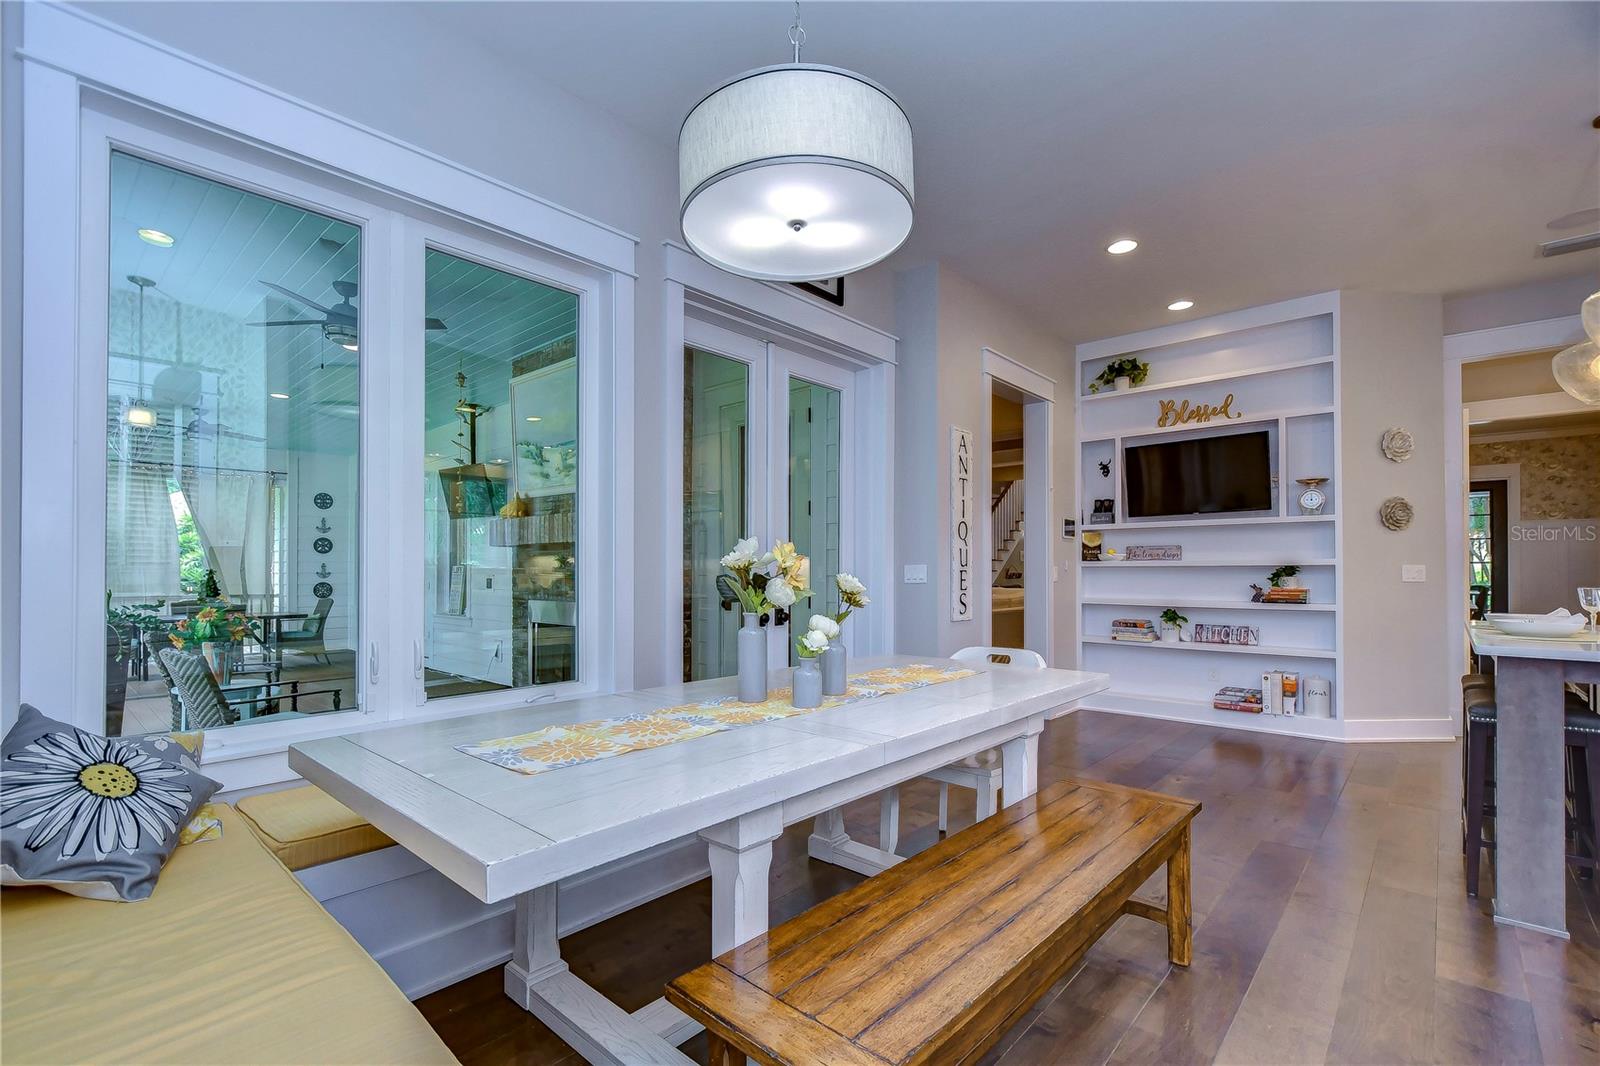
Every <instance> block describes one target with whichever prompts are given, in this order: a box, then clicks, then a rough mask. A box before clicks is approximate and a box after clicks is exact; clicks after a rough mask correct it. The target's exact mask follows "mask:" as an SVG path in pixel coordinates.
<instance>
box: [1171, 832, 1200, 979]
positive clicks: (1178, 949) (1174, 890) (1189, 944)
mask: <svg viewBox="0 0 1600 1066" xmlns="http://www.w3.org/2000/svg"><path fill="white" fill-rule="evenodd" d="M1191 906H1192V904H1191V900H1190V896H1189V827H1188V826H1184V827H1183V835H1182V836H1181V837H1180V838H1179V839H1178V846H1177V849H1176V850H1174V851H1173V853H1172V856H1171V857H1170V858H1169V859H1167V958H1168V959H1169V960H1171V962H1172V964H1173V965H1174V966H1187V965H1189V958H1190V955H1191V954H1192V953H1193V950H1194V928H1193V925H1194V922H1193V916H1192V911H1191Z"/></svg>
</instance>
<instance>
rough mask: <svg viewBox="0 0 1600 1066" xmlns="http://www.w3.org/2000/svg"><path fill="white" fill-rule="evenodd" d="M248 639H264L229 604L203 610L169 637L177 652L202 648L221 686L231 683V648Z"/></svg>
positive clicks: (206, 607) (220, 604)
mask: <svg viewBox="0 0 1600 1066" xmlns="http://www.w3.org/2000/svg"><path fill="white" fill-rule="evenodd" d="M246 637H255V638H256V639H258V640H259V639H260V636H259V634H257V633H256V630H255V627H254V625H253V623H251V621H250V619H248V618H247V617H245V613H244V611H242V610H240V609H239V608H238V607H234V606H231V605H229V604H228V603H226V602H220V603H213V604H209V605H207V606H205V607H202V608H201V609H200V610H199V611H198V612H196V614H195V616H194V617H193V618H185V619H184V620H183V621H181V622H179V623H177V624H176V625H174V626H173V627H172V629H171V630H170V631H169V632H168V633H167V639H168V640H169V641H171V642H172V646H173V647H174V648H199V649H200V654H201V655H203V656H205V660H206V665H207V666H209V667H210V668H211V673H212V676H214V677H215V678H216V679H217V682H218V684H227V682H228V655H227V649H228V645H230V644H238V643H240V642H242V641H243V640H244V639H245V638H246Z"/></svg>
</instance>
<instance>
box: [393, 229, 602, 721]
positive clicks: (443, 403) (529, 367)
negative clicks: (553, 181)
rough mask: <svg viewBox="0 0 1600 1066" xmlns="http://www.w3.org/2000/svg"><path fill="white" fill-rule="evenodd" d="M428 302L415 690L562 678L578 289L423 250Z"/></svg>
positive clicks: (572, 590)
mask: <svg viewBox="0 0 1600 1066" xmlns="http://www.w3.org/2000/svg"><path fill="white" fill-rule="evenodd" d="M427 314H428V315H429V316H432V317H430V319H429V324H430V327H431V328H430V329H429V332H428V334H427V337H428V340H427V360H426V364H427V386H426V401H425V412H424V418H425V420H426V425H425V440H426V452H427V458H426V461H425V466H424V479H423V481H424V499H425V508H426V514H425V521H426V530H425V534H424V545H423V563H424V570H425V573H424V594H425V612H424V613H425V619H426V621H425V640H424V687H425V690H426V692H427V695H428V697H429V698H430V699H433V698H438V697H442V696H455V695H461V694H464V693H469V692H486V691H491V690H495V689H505V688H521V687H524V686H529V685H548V684H552V683H555V682H559V681H571V680H574V679H576V677H577V619H578V613H577V612H578V603H577V551H578V548H577V539H578V528H577V523H578V514H577V486H578V359H577V354H578V353H577V318H578V298H577V297H576V296H575V295H573V294H572V293H569V292H566V291H563V290H561V289H555V288H551V287H549V286H547V285H541V284H539V283H538V282H535V281H529V280H528V279H526V278H522V277H519V276H517V275H515V274H510V273H507V272H506V271H503V270H497V269H495V268H493V267H488V266H483V265H481V264H479V263H474V262H470V261H468V260H465V259H461V258H458V257H456V256H453V255H449V254H448V253H445V252H440V251H436V250H433V249H429V251H428V253H427ZM440 325H445V326H447V328H442V329H441V328H438V326H440Z"/></svg>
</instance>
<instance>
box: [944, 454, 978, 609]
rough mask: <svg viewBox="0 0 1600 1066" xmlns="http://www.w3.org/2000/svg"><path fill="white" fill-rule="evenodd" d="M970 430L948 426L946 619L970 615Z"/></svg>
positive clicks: (974, 473)
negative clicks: (948, 594) (947, 581)
mask: <svg viewBox="0 0 1600 1066" xmlns="http://www.w3.org/2000/svg"><path fill="white" fill-rule="evenodd" d="M976 477H977V471H976V470H975V469H974V467H973V457H972V434H971V433H968V432H967V431H966V430H964V429H961V428H959V427H957V426H951V427H950V620H951V621H952V622H966V621H970V620H971V619H972V598H973V594H974V590H973V584H972V562H973V558H972V557H973V537H974V531H975V523H976V522H977V514H976V512H975V511H974V510H973V502H972V501H973V498H974V489H973V480H974V479H975V478H976Z"/></svg>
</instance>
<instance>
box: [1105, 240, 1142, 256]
mask: <svg viewBox="0 0 1600 1066" xmlns="http://www.w3.org/2000/svg"><path fill="white" fill-rule="evenodd" d="M1137 247H1139V242H1138V241H1136V240H1134V239H1133V238H1132V237H1123V238H1122V239H1121V240H1116V241H1112V242H1111V243H1110V244H1108V245H1106V251H1108V252H1110V253H1111V254H1112V255H1127V254H1128V253H1129V252H1131V251H1133V250H1134V249H1135V248H1137Z"/></svg>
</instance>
